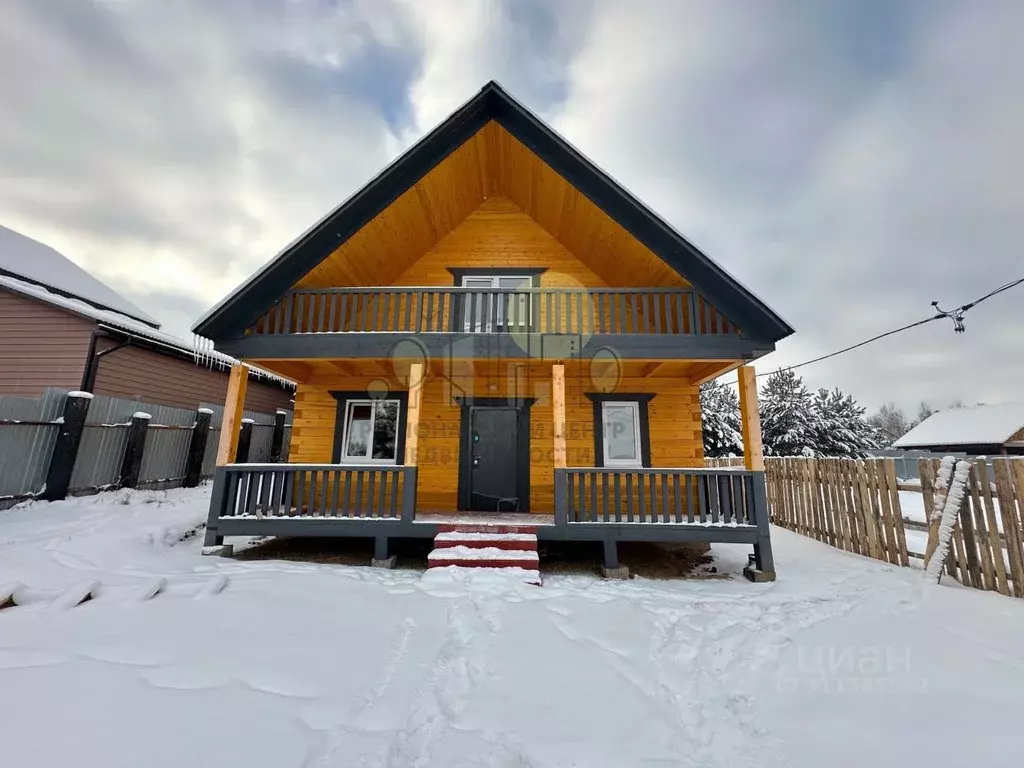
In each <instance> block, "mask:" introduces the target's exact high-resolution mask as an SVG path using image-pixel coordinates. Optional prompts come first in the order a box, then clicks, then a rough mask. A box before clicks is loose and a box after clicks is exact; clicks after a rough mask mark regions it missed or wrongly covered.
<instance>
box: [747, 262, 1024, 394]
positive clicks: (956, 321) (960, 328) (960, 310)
mask: <svg viewBox="0 0 1024 768" xmlns="http://www.w3.org/2000/svg"><path fill="white" fill-rule="evenodd" d="M1021 283H1024V277H1022V278H1020V279H1019V280H1013V281H1011V282H1009V283H1006V284H1005V285H1001V286H1000V287H998V288H996V289H995V290H992V291H989V292H988V293H986V294H985V295H984V296H982V297H980V298H977V299H975V300H974V301H971V302H968V303H967V304H963V305H961V306H959V307H957V308H956V309H953V310H949V311H945V310H943V309H941V308H940V307H939V303H938V302H937V301H933V302H932V306H933V307H935V309H936V310H937V312H936V314H934V315H932V316H931V317H926V318H925V319H924V320H918V321H917V322H916V323H910V324H909V325H904V326H902V327H901V328H894V329H893V330H891V331H886V332H885V333H880V334H878V335H877V336H872V337H871V338H870V339H865V340H864V341H861V342H858V343H857V344H853V345H851V346H849V347H844V348H843V349H840V350H837V351H835V352H830V353H829V354H827V355H822V356H821V357H815V358H813V359H811V360H804V361H803V362H802V363H797V364H796V365H787V366H784V367H782V368H778V369H776V370H774V371H768V372H766V373H759V374H757V378H761V377H762V376H771V375H772V374H773V373H779V372H781V371H793V370H796V369H797V368H803V367H804V366H805V365H811V363H820V362H821V361H822V360H828V359H829V358H831V357H836V356H837V355H842V354H844V353H846V352H850V351H852V350H854V349H858V348H860V347H863V346H865V345H867V344H871V343H872V342H875V341H878V340H879V339H884V338H885V337H886V336H894V335H895V334H897V333H902V332H903V331H909V330H910V329H911V328H917V327H918V326H919V325H924V324H925V323H930V322H932V321H934V320H942V319H943V318H946V317H948V318H950V319H952V320H953V330H954V331H955V332H956V333H963V332H964V331H965V328H964V323H963V320H964V313H965V312H967V311H968V310H969V309H971V308H973V307H976V306H977V305H978V304H981V302H983V301H985V300H986V299H990V298H992V297H993V296H995V295H996V294H999V293H1002V292H1003V291H1008V290H1010V289H1011V288H1013V287H1015V286H1018V285H1020V284H1021Z"/></svg>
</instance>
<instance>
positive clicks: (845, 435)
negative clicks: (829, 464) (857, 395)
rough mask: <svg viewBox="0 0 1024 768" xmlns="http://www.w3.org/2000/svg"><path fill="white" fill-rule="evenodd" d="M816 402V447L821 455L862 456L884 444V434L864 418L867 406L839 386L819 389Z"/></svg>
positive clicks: (814, 420)
mask: <svg viewBox="0 0 1024 768" xmlns="http://www.w3.org/2000/svg"><path fill="white" fill-rule="evenodd" d="M813 405H814V419H813V424H814V430H815V439H814V449H815V452H816V453H817V454H818V455H819V456H842V457H845V458H853V459H862V458H864V457H865V456H867V452H868V451H869V450H871V449H873V448H878V447H879V446H880V445H881V443H882V441H883V439H882V437H881V434H880V433H879V430H878V429H876V428H875V427H874V426H872V425H871V424H869V423H868V422H867V421H866V420H865V419H864V408H862V407H861V406H860V405H858V404H857V401H856V400H854V399H853V397H852V396H851V395H846V394H843V393H842V392H841V391H840V390H839V388H838V387H836V389H834V390H832V391H831V392H829V391H828V390H827V389H819V390H818V391H817V393H815V395H814V399H813Z"/></svg>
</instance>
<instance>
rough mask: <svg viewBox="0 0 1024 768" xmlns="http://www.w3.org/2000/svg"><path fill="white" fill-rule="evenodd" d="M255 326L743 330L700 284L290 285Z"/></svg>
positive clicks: (304, 329)
mask: <svg viewBox="0 0 1024 768" xmlns="http://www.w3.org/2000/svg"><path fill="white" fill-rule="evenodd" d="M250 332H251V333H254V334H256V335H261V336H272V335H279V334H316V333H411V334H416V333H447V332H455V333H487V334H491V333H505V334H507V333H539V334H634V335H652V334H653V335H676V336H728V335H735V334H738V333H739V330H738V329H737V328H736V327H735V326H733V325H732V324H731V323H729V321H728V320H726V318H725V317H724V316H723V315H722V314H721V313H720V312H718V310H716V309H715V308H714V307H713V306H712V305H711V304H709V303H708V302H707V301H705V300H704V299H703V298H702V297H701V296H700V295H698V294H697V292H696V291H692V290H685V289H678V288H597V289H577V288H517V289H500V288H488V289H480V288H460V287H433V286H432V287H410V288H404V287H403V288H397V287H395V288H392V287H387V288H323V289H310V290H305V289H303V290H293V291H289V292H288V293H287V294H285V296H284V297H283V298H282V299H281V300H280V301H279V302H277V303H276V304H275V305H274V306H273V307H272V308H271V309H270V311H268V312H267V313H266V314H265V315H264V316H263V317H261V318H260V319H259V320H258V321H257V322H256V323H255V324H254V325H253V327H252V328H251V329H250Z"/></svg>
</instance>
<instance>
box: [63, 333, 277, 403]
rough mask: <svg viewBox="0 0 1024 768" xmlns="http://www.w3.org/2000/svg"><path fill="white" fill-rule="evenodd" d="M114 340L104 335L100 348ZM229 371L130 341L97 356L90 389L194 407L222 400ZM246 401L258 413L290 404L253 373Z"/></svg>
mask: <svg viewBox="0 0 1024 768" xmlns="http://www.w3.org/2000/svg"><path fill="white" fill-rule="evenodd" d="M116 343H118V342H116V341H115V340H113V339H104V340H103V341H101V342H100V345H99V348H100V349H103V348H106V347H110V346H113V345H114V344H116ZM228 373H229V372H228V371H223V370H220V369H217V368H209V367H207V366H205V365H203V364H202V363H196V362H195V361H193V360H187V359H185V358H181V357H174V356H172V355H164V354H160V353H159V352H155V351H153V350H150V349H143V348H141V347H132V346H128V347H123V348H122V349H119V350H117V351H116V352H111V353H110V354H108V355H105V356H103V357H101V358H100V363H99V367H98V368H97V371H96V381H95V383H94V385H93V389H92V391H93V392H94V393H95V394H97V395H110V396H112V397H123V398H126V399H128V400H140V401H143V402H147V403H153V404H155V405H170V406H174V407H176V408H188V409H192V408H198V407H199V404H200V403H223V402H224V398H225V397H226V395H227V391H228ZM76 386H77V384H76ZM245 407H246V408H247V409H249V410H253V411H259V412H261V413H273V412H274V411H276V410H277V409H278V408H284V409H289V408H291V393H290V392H288V391H286V390H284V389H282V388H281V387H279V386H277V385H276V384H270V383H266V384H265V383H263V382H261V381H259V380H258V379H252V380H250V381H249V386H248V387H247V388H246V394H245Z"/></svg>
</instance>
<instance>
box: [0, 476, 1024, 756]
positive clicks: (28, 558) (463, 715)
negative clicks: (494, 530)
mask: <svg viewBox="0 0 1024 768" xmlns="http://www.w3.org/2000/svg"><path fill="white" fill-rule="evenodd" d="M207 497H208V492H207V491H205V490H198V491H171V492H167V493H129V494H105V495H101V496H95V497H90V498H86V499H77V500H71V501H68V502H58V503H54V504H45V503H34V504H29V505H25V506H22V507H20V508H16V509H14V510H10V511H8V512H4V513H0V583H3V582H8V581H21V582H25V583H27V584H29V585H30V586H32V587H33V588H37V589H53V590H56V589H64V588H68V587H70V586H71V585H73V584H76V583H80V582H82V581H85V580H90V579H97V580H99V581H100V582H101V583H102V584H103V587H104V591H102V592H101V593H100V594H99V596H98V597H97V598H96V599H95V600H93V601H91V602H90V603H87V604H85V605H83V606H80V607H77V608H72V609H70V610H66V611H53V610H47V609H45V608H44V607H43V606H36V605H33V606H26V607H16V608H10V609H6V610H4V611H2V612H0V713H2V716H0V744H2V745H3V747H2V752H3V755H4V761H3V762H4V764H5V765H32V766H66V765H75V766H102V767H103V768H114V767H116V766H141V765H145V766H168V767H169V766H175V767H177V766H184V765H223V766H246V768H262V767H263V766H267V767H272V768H282V767H283V766H309V767H310V768H313V767H315V766H328V765H331V766H346V767H347V766H428V765H431V766H446V767H447V766H506V767H511V766H533V767H535V768H537V767H546V766H587V767H588V768H591V767H594V766H638V765H647V766H726V765H728V766H739V765H756V766H762V767H771V766H798V767H800V766H815V767H816V766H819V765H821V764H823V763H827V764H828V765H830V766H857V768H862V766H864V765H872V766H890V765H891V766H896V765H899V766H904V765H907V764H925V765H968V764H979V765H986V766H1002V765H1006V766H1009V765H1016V764H1017V763H1018V762H1019V759H1020V756H1019V753H1018V752H1017V751H1016V748H1015V747H1013V746H1012V745H1013V739H1012V738H1011V739H1009V740H1008V739H1007V738H1006V737H1007V735H1008V734H1013V733H1016V732H1017V731H1016V728H1017V727H1018V726H1019V713H1020V712H1021V711H1024V647H1022V645H1021V642H1020V640H1021V638H1022V637H1024V601H1021V600H1014V599H1011V598H1005V597H1000V596H998V595H994V594H990V593H982V592H978V591H975V590H966V589H961V588H959V587H958V586H956V585H955V584H946V583H945V582H946V581H948V580H944V584H943V586H940V587H935V588H926V587H925V585H924V584H923V581H922V578H921V573H920V571H919V570H913V569H901V568H897V567H894V566H890V565H886V564H884V563H879V562H875V561H871V560H868V559H865V558H861V557H857V556H855V555H850V554H847V553H843V552H840V551H838V550H835V549H832V548H830V547H828V546H826V545H824V544H820V543H818V542H815V541H812V540H810V539H806V538H803V537H800V536H798V535H796V534H793V533H791V532H788V531H785V530H781V529H776V530H775V531H773V537H774V542H775V558H776V563H777V567H778V570H779V574H780V578H779V581H777V582H775V583H774V584H762V585H755V584H749V583H747V582H746V581H744V580H742V579H741V578H739V577H737V578H733V579H723V580H703V581H698V580H678V581H651V580H641V579H634V580H632V581H629V582H604V581H601V580H599V579H597V578H590V577H584V576H551V577H548V578H547V579H546V580H545V586H544V587H543V588H537V587H531V586H527V585H524V584H522V583H520V582H517V581H515V580H508V579H505V578H502V577H501V576H500V575H497V574H495V573H494V572H486V571H484V572H480V573H474V574H469V575H467V574H466V573H464V572H459V571H456V570H453V569H438V570H436V571H431V572H429V573H427V574H426V575H423V574H421V573H419V572H417V571H382V570H374V569H370V568H359V567H346V566H338V565H323V564H314V563H295V562H287V563H286V562H280V561H245V562H240V561H233V560H228V559H220V558H208V557H207V558H204V557H201V556H200V555H199V550H200V547H201V540H200V539H199V537H192V538H189V539H187V540H186V541H185V542H183V543H177V541H178V539H179V537H180V536H181V535H182V534H183V533H185V532H187V531H189V530H190V529H191V528H192V527H193V526H194V525H196V524H197V523H199V522H201V521H202V519H203V518H204V516H205V512H206V501H207ZM121 500H124V501H125V502H126V503H121ZM713 554H714V555H715V556H716V559H717V561H718V565H719V567H720V568H722V569H724V570H726V571H728V572H731V573H734V574H738V572H739V569H740V568H741V567H742V565H743V562H744V561H745V559H746V548H745V547H726V546H716V547H714V548H713ZM221 575H223V576H228V577H229V579H230V582H229V584H228V587H227V588H226V589H225V590H224V591H223V592H221V593H220V594H218V595H215V596H211V597H208V598H207V599H204V600H196V599H192V598H193V596H194V595H196V594H197V593H198V592H199V591H200V590H202V589H203V588H204V586H207V585H209V584H210V583H211V580H212V579H214V578H215V577H217V576H221ZM155 577H164V578H166V579H167V581H168V588H167V589H168V593H167V594H164V595H158V596H157V597H155V598H153V599H152V600H151V601H148V602H138V601H137V600H135V599H130V598H131V596H132V595H134V594H135V593H136V592H138V590H140V589H142V588H144V587H145V586H146V585H147V584H150V583H152V581H153V579H154V578H155ZM953 710H955V712H956V716H955V718H954V720H952V721H951V720H950V713H951V711H953ZM954 723H955V724H954Z"/></svg>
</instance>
